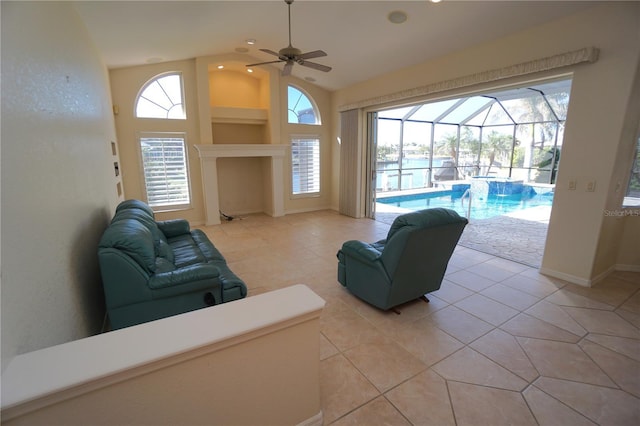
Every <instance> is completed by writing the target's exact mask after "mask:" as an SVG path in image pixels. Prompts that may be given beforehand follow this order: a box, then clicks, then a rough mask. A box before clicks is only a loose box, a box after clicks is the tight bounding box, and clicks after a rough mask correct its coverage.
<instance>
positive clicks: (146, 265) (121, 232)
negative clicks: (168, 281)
mask: <svg viewBox="0 0 640 426" xmlns="http://www.w3.org/2000/svg"><path fill="white" fill-rule="evenodd" d="M98 247H99V248H98V255H99V254H100V249H104V248H115V249H118V250H120V251H122V252H123V253H125V254H127V255H128V256H129V257H131V258H132V259H134V260H135V261H136V263H138V265H140V267H141V268H142V269H144V271H145V272H147V273H148V274H152V273H153V272H155V270H156V244H155V241H154V238H153V235H152V234H151V231H149V229H148V228H147V227H146V226H145V225H143V224H142V223H141V222H140V221H138V220H136V219H131V218H121V219H120V220H118V221H116V222H113V223H111V225H109V227H108V228H107V229H106V230H105V232H104V234H102V238H101V239H100V244H99V246H98Z"/></svg>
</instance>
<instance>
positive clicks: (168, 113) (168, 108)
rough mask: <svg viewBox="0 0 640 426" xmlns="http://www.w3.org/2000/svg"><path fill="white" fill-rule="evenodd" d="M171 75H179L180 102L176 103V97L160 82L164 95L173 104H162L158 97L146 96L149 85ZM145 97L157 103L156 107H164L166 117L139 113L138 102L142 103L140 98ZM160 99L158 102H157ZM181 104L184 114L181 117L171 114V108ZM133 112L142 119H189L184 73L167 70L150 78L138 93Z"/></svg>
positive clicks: (149, 101) (150, 101) (152, 102)
mask: <svg viewBox="0 0 640 426" xmlns="http://www.w3.org/2000/svg"><path fill="white" fill-rule="evenodd" d="M171 76H177V77H178V79H179V80H180V103H176V102H175V101H176V99H174V98H173V97H172V96H171V92H167V91H166V90H165V88H164V87H162V85H160V84H159V83H158V85H159V86H160V90H162V92H164V97H166V101H168V102H169V103H170V104H171V106H168V105H162V104H160V103H158V102H160V101H159V100H157V99H155V100H154V99H151V98H148V97H145V96H144V95H145V92H146V91H147V89H149V87H150V86H151V85H152V84H154V83H156V82H157V81H158V80H161V79H163V78H165V77H171ZM141 99H144V100H145V101H146V102H148V103H150V104H155V105H156V107H158V108H160V109H164V110H165V111H166V115H165V116H164V117H156V116H152V115H138V104H139V103H140V100H141ZM155 101H158V102H155ZM178 105H179V106H180V108H181V109H182V113H183V116H180V117H172V116H171V110H172V109H173V108H175V107H176V106H178ZM133 113H134V116H135V117H136V118H141V119H151V120H186V119H187V109H186V106H185V100H184V79H183V78H182V73H181V72H179V71H171V72H165V73H162V74H158V75H156V76H154V77H152V78H150V79H149V80H148V81H147V82H146V83H144V84H143V85H142V87H141V88H140V91H139V92H138V94H137V95H136V102H135V105H134V108H133Z"/></svg>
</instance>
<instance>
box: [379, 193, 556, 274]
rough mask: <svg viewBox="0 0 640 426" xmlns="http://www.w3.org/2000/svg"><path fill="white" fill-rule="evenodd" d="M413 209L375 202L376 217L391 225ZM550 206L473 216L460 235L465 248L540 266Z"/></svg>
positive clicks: (461, 243) (536, 266)
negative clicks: (476, 217) (493, 215)
mask: <svg viewBox="0 0 640 426" xmlns="http://www.w3.org/2000/svg"><path fill="white" fill-rule="evenodd" d="M409 211H411V210H408V209H403V208H400V207H395V206H390V205H387V204H382V203H376V220H378V221H380V222H384V223H389V224H391V223H392V222H393V219H395V218H396V216H398V215H400V214H402V213H407V212H409ZM550 214H551V206H538V207H532V208H528V209H522V210H518V211H515V212H512V213H509V214H506V215H502V216H496V217H492V218H489V219H472V220H471V221H470V222H469V224H468V225H467V227H466V228H465V230H464V232H463V233H462V237H461V238H460V242H459V244H460V245H461V246H463V247H467V248H471V249H474V250H478V251H481V252H484V253H488V254H492V255H494V256H498V257H502V258H505V259H509V260H513V261H515V262H518V263H522V264H525V265H528V266H532V267H535V268H539V267H540V264H541V263H542V254H543V253H544V245H545V242H546V239H547V226H548V224H549V216H550Z"/></svg>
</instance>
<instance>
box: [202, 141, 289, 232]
mask: <svg viewBox="0 0 640 426" xmlns="http://www.w3.org/2000/svg"><path fill="white" fill-rule="evenodd" d="M194 147H195V149H196V150H197V151H198V156H199V157H200V168H201V170H202V186H203V190H204V204H205V215H206V224H207V225H218V224H220V199H219V193H220V191H219V188H218V165H217V160H218V158H241V157H267V158H269V159H270V160H271V169H270V182H269V183H268V184H269V186H270V187H271V188H270V191H269V192H270V196H271V197H270V198H271V200H270V203H269V204H270V208H269V211H266V212H265V213H267V214H269V215H271V216H274V217H278V216H284V157H285V155H286V153H287V149H288V148H289V145H287V144H210V145H194Z"/></svg>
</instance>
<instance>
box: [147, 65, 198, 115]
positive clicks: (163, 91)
mask: <svg viewBox="0 0 640 426" xmlns="http://www.w3.org/2000/svg"><path fill="white" fill-rule="evenodd" d="M136 117H138V118H164V119H174V120H185V119H186V118H187V115H186V114H185V111H184V94H183V91H182V75H181V74H180V73H172V74H162V75H159V76H156V77H154V78H153V79H151V80H150V81H149V82H147V84H145V85H144V87H143V88H142V90H141V91H140V94H139V95H138V98H137V99H136Z"/></svg>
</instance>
